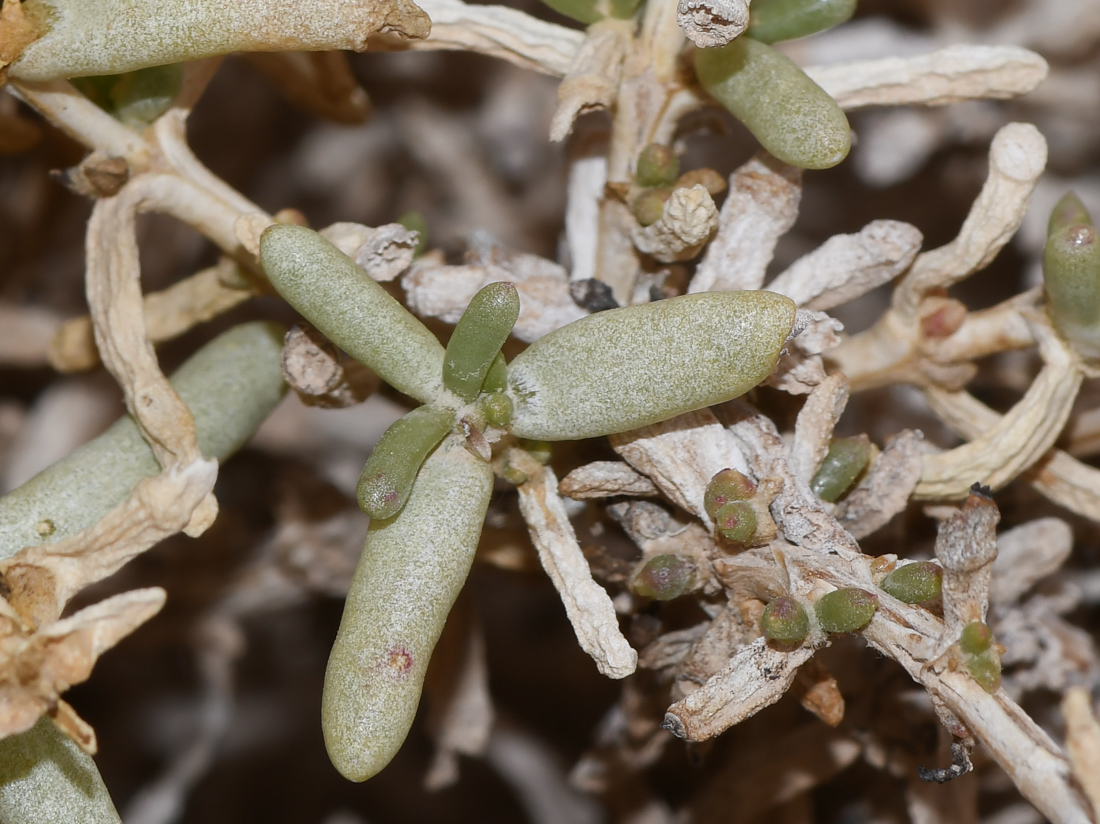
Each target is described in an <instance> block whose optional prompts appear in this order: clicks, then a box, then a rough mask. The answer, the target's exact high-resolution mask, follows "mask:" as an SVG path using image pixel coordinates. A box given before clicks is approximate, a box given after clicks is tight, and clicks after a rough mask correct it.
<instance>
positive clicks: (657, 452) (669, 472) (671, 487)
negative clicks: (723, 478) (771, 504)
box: [611, 409, 749, 529]
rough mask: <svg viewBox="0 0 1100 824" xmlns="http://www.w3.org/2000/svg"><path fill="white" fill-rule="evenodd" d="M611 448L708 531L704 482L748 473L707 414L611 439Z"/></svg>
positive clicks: (741, 458)
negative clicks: (724, 473)
mask: <svg viewBox="0 0 1100 824" xmlns="http://www.w3.org/2000/svg"><path fill="white" fill-rule="evenodd" d="M611 446H612V447H613V448H614V449H615V451H616V452H618V453H619V454H620V455H622V457H623V458H624V459H625V460H626V461H627V462H628V463H629V464H630V465H631V466H633V467H634V468H635V469H637V470H638V471H639V472H641V473H642V474H644V475H646V476H648V477H649V479H650V480H651V481H653V483H655V484H656V485H657V488H658V489H660V491H661V492H662V493H664V494H665V495H666V496H668V498H669V499H670V500H671V501H672V502H673V503H675V504H676V505H677V506H679V507H682V508H683V509H685V510H686V511H688V512H690V513H692V514H693V515H695V516H696V517H697V518H699V519H700V520H702V522H703V523H704V524H706V525H707V528H708V529H710V528H712V523H711V520H710V516H709V515H707V512H706V509H705V507H704V506H703V496H704V494H705V493H706V488H707V484H708V483H709V482H710V479H711V478H713V477H714V476H715V475H717V474H718V473H719V472H721V471H722V470H723V469H736V470H737V471H739V472H742V473H745V474H748V473H749V468H748V466H747V465H746V463H745V458H744V456H743V455H742V454H741V452H740V450H739V449H738V448H737V446H736V444H735V443H734V442H733V441H732V440H731V439H730V437H729V434H728V433H727V432H726V429H725V427H723V426H722V424H721V423H720V422H719V421H718V419H717V418H716V417H715V416H714V413H713V412H711V411H710V410H709V409H700V410H699V411H697V412H687V413H685V414H683V415H678V416H676V417H675V418H671V419H669V420H667V421H662V422H661V423H656V424H653V425H651V426H643V427H642V428H641V429H635V430H634V431H633V432H624V433H622V434H616V435H612V436H611Z"/></svg>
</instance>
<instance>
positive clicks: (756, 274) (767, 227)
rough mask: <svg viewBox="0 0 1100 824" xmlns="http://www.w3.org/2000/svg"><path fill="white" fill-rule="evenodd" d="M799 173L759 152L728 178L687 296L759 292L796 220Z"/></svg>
mask: <svg viewBox="0 0 1100 824" xmlns="http://www.w3.org/2000/svg"><path fill="white" fill-rule="evenodd" d="M801 199H802V170H801V169H797V168H795V167H794V166H788V165H787V164H785V163H782V162H780V161H778V160H776V159H775V158H774V157H772V156H771V155H769V154H768V153H767V152H759V153H757V155H756V156H755V157H753V158H752V159H751V160H750V161H749V162H748V163H746V164H745V165H743V166H741V167H740V168H739V169H737V170H736V171H734V173H733V174H731V175H730V179H729V194H728V195H727V196H726V200H725V202H724V203H723V204H722V210H721V212H720V213H719V215H718V231H717V234H716V235H715V237H714V240H713V241H712V242H711V243H710V245H709V246H707V251H706V254H705V255H703V259H702V260H701V261H700V262H699V265H698V266H697V267H696V269H695V276H694V277H693V278H692V279H691V285H690V286H689V287H688V291H689V292H732V291H736V290H738V289H759V288H760V287H761V286H762V285H763V284H764V273H765V272H766V271H767V268H768V264H769V263H771V259H772V255H773V254H774V253H775V244H776V242H777V241H778V240H779V237H780V236H781V235H783V234H784V233H786V232H787V231H788V230H789V229H790V228H791V227H792V226H793V225H794V222H795V219H796V218H797V217H798V204H799V202H800V201H801Z"/></svg>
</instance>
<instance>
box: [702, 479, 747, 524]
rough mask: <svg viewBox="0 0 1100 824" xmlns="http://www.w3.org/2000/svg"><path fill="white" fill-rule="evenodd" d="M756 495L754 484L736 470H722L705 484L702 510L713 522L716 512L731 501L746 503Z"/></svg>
mask: <svg viewBox="0 0 1100 824" xmlns="http://www.w3.org/2000/svg"><path fill="white" fill-rule="evenodd" d="M755 494H756V484H754V483H753V482H752V480H750V479H749V478H747V477H745V475H743V474H742V473H740V472H738V471H737V470H736V469H723V470H722V471H721V472H719V473H717V474H715V476H714V477H713V478H711V479H710V482H709V483H707V488H706V491H705V492H704V493H703V509H705V510H706V513H707V515H709V516H710V519H711V520H712V521H713V520H714V519H715V516H716V515H717V514H718V510H719V509H721V508H722V507H724V506H725V505H726V504H728V503H731V502H733V501H747V500H748V499H749V498H751V497H752V496H753V495H755Z"/></svg>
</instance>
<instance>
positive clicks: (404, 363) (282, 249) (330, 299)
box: [260, 224, 443, 403]
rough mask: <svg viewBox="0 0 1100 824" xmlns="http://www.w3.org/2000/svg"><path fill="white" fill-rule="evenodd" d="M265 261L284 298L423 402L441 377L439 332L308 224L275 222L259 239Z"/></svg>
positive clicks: (361, 359)
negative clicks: (308, 226)
mask: <svg viewBox="0 0 1100 824" xmlns="http://www.w3.org/2000/svg"><path fill="white" fill-rule="evenodd" d="M260 263H261V264H262V265H263V268H264V274H265V275H267V279H268V280H270V281H271V285H272V286H274V287H275V289H276V290H277V291H278V292H279V294H280V295H282V296H283V297H284V298H285V299H286V301H287V302H288V303H289V304H290V305H291V306H293V307H294V308H295V309H297V310H298V311H299V312H301V313H302V315H303V316H304V317H305V319H306V320H308V321H309V322H310V323H312V324H313V325H314V326H316V327H317V328H318V329H320V330H321V332H323V333H324V334H325V335H326V336H327V337H328V338H329V339H330V340H331V341H332V342H333V343H335V344H336V345H337V346H340V347H341V348H343V349H344V350H345V351H346V352H347V353H348V354H349V355H351V356H352V357H353V358H355V359H356V360H357V361H359V362H360V363H361V364H363V365H364V366H367V367H369V368H371V369H373V370H374V371H375V372H376V373H377V374H378V376H379V377H380V378H382V380H384V381H386V383H388V384H389V385H390V386H392V387H393V388H394V389H397V390H399V391H401V392H404V393H405V394H406V395H411V396H412V397H414V398H416V399H417V400H418V401H422V402H424V403H427V402H430V401H432V400H433V399H434V398H435V396H436V394H437V393H438V392H439V390H440V388H441V387H442V384H443V377H442V373H443V347H442V345H440V343H439V341H438V340H436V338H435V335H433V334H432V333H431V332H429V331H428V328H427V327H426V326H424V324H422V323H421V322H420V321H419V320H417V319H416V318H415V317H413V316H412V314H410V313H409V311H408V310H407V309H406V308H405V307H404V306H402V305H401V304H400V303H399V302H398V301H397V300H396V299H395V298H393V297H392V296H391V295H390V294H389V292H387V291H386V290H385V289H383V288H382V287H381V286H379V285H378V284H377V283H375V282H374V281H373V280H371V279H370V277H369V276H368V275H367V273H366V272H364V271H363V269H361V268H360V267H359V266H358V265H356V263H355V261H353V260H352V259H351V258H349V257H348V256H347V255H345V254H344V253H343V252H341V251H340V250H339V249H337V248H336V247H335V246H333V245H332V244H331V243H329V242H328V241H327V240H325V239H324V238H323V237H321V236H320V235H319V234H317V233H316V232H314V231H313V230H312V229H307V228H306V227H304V226H290V225H284V224H275V225H274V226H268V227H267V229H265V230H264V233H263V235H262V237H261V238H260Z"/></svg>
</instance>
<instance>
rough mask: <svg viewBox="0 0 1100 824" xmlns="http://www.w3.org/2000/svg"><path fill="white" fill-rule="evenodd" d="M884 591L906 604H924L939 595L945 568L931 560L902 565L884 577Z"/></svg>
mask: <svg viewBox="0 0 1100 824" xmlns="http://www.w3.org/2000/svg"><path fill="white" fill-rule="evenodd" d="M880 586H881V587H882V591H883V592H885V593H886V594H887V595H892V596H893V597H895V598H897V599H898V600H899V601H902V602H903V603H906V604H922V603H924V602H925V601H931V600H932V599H933V598H936V597H938V596H939V594H940V591H941V590H942V589H943V570H942V569H941V568H940V566H939V564H934V563H932V562H931V561H916V562H914V563H912V564H906V565H905V566H900V567H898V568H897V569H895V570H894V571H893V572H891V573H890V574H889V575H887V576H886V577H885V578H883V579H882V584H881V585H880Z"/></svg>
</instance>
